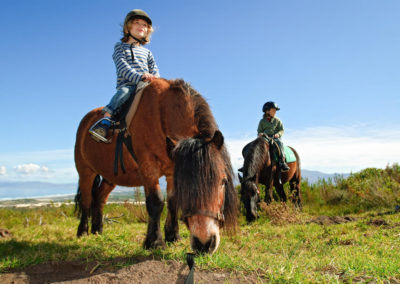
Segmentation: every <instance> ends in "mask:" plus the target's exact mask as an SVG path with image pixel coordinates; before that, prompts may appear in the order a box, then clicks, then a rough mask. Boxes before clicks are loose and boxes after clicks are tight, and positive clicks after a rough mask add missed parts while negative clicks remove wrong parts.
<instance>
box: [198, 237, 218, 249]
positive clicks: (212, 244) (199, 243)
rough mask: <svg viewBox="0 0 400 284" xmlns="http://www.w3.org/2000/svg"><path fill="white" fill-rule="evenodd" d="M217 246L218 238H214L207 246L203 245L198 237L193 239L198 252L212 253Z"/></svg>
mask: <svg viewBox="0 0 400 284" xmlns="http://www.w3.org/2000/svg"><path fill="white" fill-rule="evenodd" d="M216 245H217V237H216V236H215V235H214V236H212V237H211V238H210V239H209V240H208V241H207V242H206V243H205V244H203V243H202V242H201V241H200V240H199V239H198V238H197V237H193V246H194V249H195V250H196V251H197V252H200V253H206V252H212V251H214V249H215V246H216Z"/></svg>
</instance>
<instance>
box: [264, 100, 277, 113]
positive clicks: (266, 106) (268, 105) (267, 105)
mask: <svg viewBox="0 0 400 284" xmlns="http://www.w3.org/2000/svg"><path fill="white" fill-rule="evenodd" d="M271 108H276V110H280V108H279V107H278V105H277V104H276V103H275V102H271V101H270V102H266V103H265V104H264V105H263V107H262V111H263V112H266V111H267V110H269V109H271Z"/></svg>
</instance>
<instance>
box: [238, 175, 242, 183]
mask: <svg viewBox="0 0 400 284" xmlns="http://www.w3.org/2000/svg"><path fill="white" fill-rule="evenodd" d="M238 177H239V181H240V183H242V180H243V177H242V176H241V175H240V174H239V173H238Z"/></svg>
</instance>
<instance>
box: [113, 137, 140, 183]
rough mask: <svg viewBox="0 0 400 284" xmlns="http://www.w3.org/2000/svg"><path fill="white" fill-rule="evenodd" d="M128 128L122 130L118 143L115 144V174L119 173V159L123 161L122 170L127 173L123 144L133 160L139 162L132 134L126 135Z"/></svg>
mask: <svg viewBox="0 0 400 284" xmlns="http://www.w3.org/2000/svg"><path fill="white" fill-rule="evenodd" d="M125 133H126V130H121V131H120V132H119V133H118V137H117V143H116V146H115V157H114V175H115V176H116V175H118V160H120V162H121V169H122V172H123V173H124V174H125V173H126V170H125V165H124V157H123V149H122V148H123V147H122V144H125V146H126V148H127V149H128V151H129V153H130V154H131V156H132V158H133V160H134V161H135V162H136V163H137V164H138V160H137V157H136V155H135V151H134V150H133V146H132V137H131V136H130V135H127V136H125Z"/></svg>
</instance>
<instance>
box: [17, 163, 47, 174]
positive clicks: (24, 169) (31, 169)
mask: <svg viewBox="0 0 400 284" xmlns="http://www.w3.org/2000/svg"><path fill="white" fill-rule="evenodd" d="M14 170H15V171H16V172H17V173H19V174H23V175H32V174H37V173H48V172H49V168H48V167H45V166H39V165H36V164H33V163H29V164H24V165H18V166H16V167H14Z"/></svg>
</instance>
